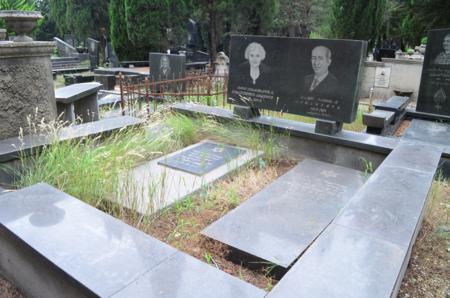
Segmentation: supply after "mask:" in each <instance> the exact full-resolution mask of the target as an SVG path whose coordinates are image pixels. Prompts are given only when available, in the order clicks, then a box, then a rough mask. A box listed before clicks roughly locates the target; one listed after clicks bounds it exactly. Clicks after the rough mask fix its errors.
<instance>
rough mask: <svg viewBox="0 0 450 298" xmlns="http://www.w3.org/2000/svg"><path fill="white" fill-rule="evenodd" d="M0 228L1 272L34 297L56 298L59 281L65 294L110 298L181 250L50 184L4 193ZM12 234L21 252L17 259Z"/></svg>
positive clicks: (1, 204) (0, 203)
mask: <svg viewBox="0 0 450 298" xmlns="http://www.w3.org/2000/svg"><path fill="white" fill-rule="evenodd" d="M0 231H1V232H0V238H1V244H0V251H2V254H0V271H1V272H2V273H3V274H5V276H6V277H8V279H10V280H12V281H14V282H18V283H20V288H24V287H25V292H27V293H29V294H30V293H33V294H34V296H36V297H56V296H57V293H56V292H58V290H56V289H57V288H58V287H60V286H59V285H55V286H51V285H52V284H53V283H57V282H59V281H60V280H63V281H65V282H66V283H67V293H72V291H74V292H76V291H77V290H75V289H77V288H78V289H79V290H78V291H79V292H78V293H79V294H80V295H81V293H83V294H84V295H87V296H92V295H98V296H100V297H108V296H110V295H112V294H114V293H116V292H117V291H119V290H121V289H123V288H124V287H126V286H127V285H128V284H130V283H131V282H133V281H134V280H135V279H136V278H138V277H139V276H140V275H142V274H144V273H145V272H147V271H148V270H150V269H152V268H154V267H156V266H157V265H158V264H159V263H161V262H162V261H164V260H165V259H167V258H168V257H169V256H171V255H173V254H175V253H176V252H177V250H176V249H174V248H172V247H170V246H169V245H167V244H165V243H163V242H161V241H159V240H157V239H154V238H152V237H149V236H148V235H146V234H145V233H143V232H141V231H138V230H136V229H134V228H132V227H130V226H128V225H126V224H124V223H123V222H121V221H120V220H118V219H116V218H114V217H112V216H109V215H107V214H105V213H103V212H101V211H100V210H97V209H96V208H93V207H91V206H89V205H87V204H85V203H83V202H82V201H80V200H77V199H75V198H74V197H71V196H69V195H68V194H66V193H64V192H62V191H59V190H57V189H55V188H53V187H51V186H49V185H47V184H36V185H33V186H31V187H28V188H24V189H21V190H19V191H16V192H13V193H9V194H4V195H2V196H0ZM8 234H11V235H13V236H14V237H15V238H16V239H18V240H16V241H15V242H16V244H15V245H13V247H15V250H17V251H23V253H21V254H20V256H19V257H17V259H15V258H14V254H13V252H11V251H9V250H8V249H7V247H8V245H9V244H10V243H11V241H8V240H7V239H9V238H8V237H6V239H5V238H4V237H5V235H8ZM24 247H25V248H24ZM8 251H9V253H8ZM29 255H36V256H35V257H33V258H31V259H28V257H27V256H29ZM21 260H30V262H29V263H21V262H22V261H21ZM30 263H31V264H30ZM27 267H31V268H33V267H36V268H34V269H29V270H31V273H29V272H28V271H27V270H26V269H25V268H27ZM58 270H59V274H55V275H54V272H55V271H58ZM30 276H32V277H33V278H30ZM55 276H57V277H55ZM28 278H30V279H31V280H27V279H28ZM56 278H57V279H56ZM31 281H32V282H31ZM63 286H64V284H62V285H61V287H63ZM46 291H49V292H46ZM36 293H40V294H39V295H36ZM44 293H45V294H44ZM68 296H69V297H71V296H70V295H68ZM60 297H63V296H60Z"/></svg>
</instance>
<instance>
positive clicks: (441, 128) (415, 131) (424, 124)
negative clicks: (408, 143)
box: [403, 119, 450, 151]
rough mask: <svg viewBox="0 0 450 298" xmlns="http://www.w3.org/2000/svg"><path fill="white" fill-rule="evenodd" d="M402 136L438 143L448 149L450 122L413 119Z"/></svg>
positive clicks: (449, 146) (449, 149) (449, 147)
mask: <svg viewBox="0 0 450 298" xmlns="http://www.w3.org/2000/svg"><path fill="white" fill-rule="evenodd" d="M403 138H404V139H409V140H418V141H422V142H425V143H428V144H430V143H433V144H439V145H442V146H444V148H445V149H444V150H445V151H450V124H448V123H438V122H435V121H426V120H420V119H413V120H412V121H411V124H410V126H409V127H408V129H407V130H406V133H405V134H404V135H403Z"/></svg>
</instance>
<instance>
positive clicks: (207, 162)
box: [158, 142, 245, 176]
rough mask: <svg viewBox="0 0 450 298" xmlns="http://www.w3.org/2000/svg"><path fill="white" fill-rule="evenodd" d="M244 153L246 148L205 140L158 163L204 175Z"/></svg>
mask: <svg viewBox="0 0 450 298" xmlns="http://www.w3.org/2000/svg"><path fill="white" fill-rule="evenodd" d="M244 153H245V150H242V149H239V148H236V147H232V146H228V145H224V144H217V143H212V142H205V143H201V144H199V145H198V146H195V147H192V148H191V149H189V150H186V151H182V152H180V153H178V154H176V155H173V156H171V157H168V158H167V159H163V160H160V161H159V162H158V164H160V165H163V166H166V167H169V168H173V169H176V170H181V171H184V172H188V173H191V174H194V175H197V176H202V175H204V174H206V173H208V172H210V171H212V170H214V169H216V168H218V167H220V166H222V165H224V164H226V163H227V162H229V161H230V160H232V159H234V158H236V157H237V156H239V155H241V154H244Z"/></svg>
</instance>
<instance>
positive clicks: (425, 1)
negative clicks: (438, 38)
mask: <svg viewBox="0 0 450 298" xmlns="http://www.w3.org/2000/svg"><path fill="white" fill-rule="evenodd" d="M392 15H396V16H397V18H396V19H397V22H396V23H394V24H393V29H392V30H393V32H394V34H397V35H399V36H401V37H402V38H403V40H404V41H406V43H407V44H409V45H410V46H414V45H418V44H419V43H420V40H421V38H422V37H424V36H426V34H427V31H428V30H430V29H438V28H449V27H450V1H449V0H406V1H402V2H401V3H400V4H399V5H398V6H397V7H395V9H394V11H393V12H392Z"/></svg>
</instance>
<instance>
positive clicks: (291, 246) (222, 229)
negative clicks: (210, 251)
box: [202, 160, 365, 268]
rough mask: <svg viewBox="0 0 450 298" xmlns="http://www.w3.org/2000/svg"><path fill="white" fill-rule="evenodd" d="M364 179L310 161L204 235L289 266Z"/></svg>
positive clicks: (268, 187) (345, 171)
mask: <svg viewBox="0 0 450 298" xmlns="http://www.w3.org/2000/svg"><path fill="white" fill-rule="evenodd" d="M364 180H365V178H364V177H363V175H362V173H361V172H358V171H355V170H352V169H348V168H344V167H340V166H336V165H332V164H327V163H323V162H319V161H313V160H305V161H303V162H301V163H300V164H299V165H297V166H296V167H295V168H293V169H292V170H290V171H289V172H288V173H286V174H285V175H283V176H281V177H280V178H278V179H277V180H275V181H274V182H273V183H272V184H270V185H269V186H267V187H266V188H264V189H263V190H262V191H260V192H259V193H257V194H256V195H254V196H253V197H251V198H250V199H249V200H247V201H246V202H245V203H243V204H241V205H240V206H239V207H237V208H236V209H234V210H232V211H231V212H229V213H228V214H227V215H225V216H224V217H222V218H221V219H219V220H217V221H216V222H214V223H213V224H211V225H210V226H208V227H207V228H206V229H204V230H203V231H202V234H204V235H206V236H208V237H211V238H213V239H216V240H218V241H220V242H222V243H226V244H228V245H230V246H232V247H235V248H237V249H239V250H241V251H244V252H246V253H249V254H251V255H253V256H256V257H258V258H261V259H263V260H267V261H269V262H272V263H274V264H277V265H280V266H282V267H285V268H287V267H288V266H289V265H290V264H292V262H294V261H295V260H296V259H297V258H298V257H299V256H300V255H301V254H302V253H303V251H304V250H305V249H307V248H308V246H309V245H310V244H311V243H312V242H313V241H314V239H316V237H317V236H318V235H319V234H320V233H321V232H322V231H323V230H324V229H325V228H326V227H327V226H328V224H329V223H330V222H331V221H332V220H333V219H334V217H335V216H336V215H337V214H338V213H339V211H340V210H341V208H342V207H343V206H344V205H345V203H346V202H347V201H348V200H349V199H350V198H351V197H352V196H353V194H354V193H355V192H356V191H357V190H358V189H359V188H360V187H361V186H362V185H363V183H364Z"/></svg>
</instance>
